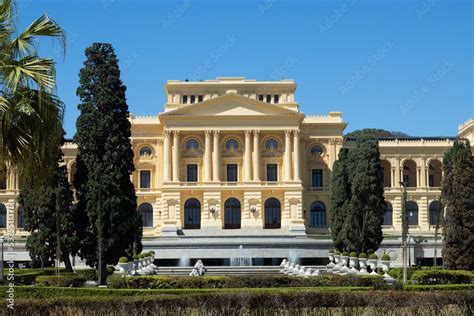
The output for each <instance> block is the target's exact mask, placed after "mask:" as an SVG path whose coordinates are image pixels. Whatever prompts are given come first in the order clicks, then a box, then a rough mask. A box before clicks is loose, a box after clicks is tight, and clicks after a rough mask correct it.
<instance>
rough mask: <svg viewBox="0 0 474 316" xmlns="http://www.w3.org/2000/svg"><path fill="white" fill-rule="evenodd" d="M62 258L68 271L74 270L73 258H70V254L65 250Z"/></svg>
mask: <svg viewBox="0 0 474 316" xmlns="http://www.w3.org/2000/svg"><path fill="white" fill-rule="evenodd" d="M62 259H63V262H64V266H65V267H66V272H73V270H72V264H71V259H70V258H69V254H68V253H64V252H63V253H62Z"/></svg>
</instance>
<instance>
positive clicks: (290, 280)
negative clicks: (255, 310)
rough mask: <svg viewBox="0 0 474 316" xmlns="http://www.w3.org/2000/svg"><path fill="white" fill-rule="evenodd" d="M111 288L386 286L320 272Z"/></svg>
mask: <svg viewBox="0 0 474 316" xmlns="http://www.w3.org/2000/svg"><path fill="white" fill-rule="evenodd" d="M108 284H109V286H110V287H112V288H132V289H140V288H141V289H196V288H277V287H278V288H282V287H324V286H369V287H372V288H376V289H378V288H383V287H386V286H387V285H386V283H385V282H384V280H383V278H382V277H380V276H349V275H330V274H326V275H320V276H314V277H308V278H297V277H289V276H204V277H194V276H173V277H166V276H143V277H125V278H123V277H121V276H113V277H109V278H108Z"/></svg>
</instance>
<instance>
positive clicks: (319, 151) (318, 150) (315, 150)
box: [311, 146, 324, 157]
mask: <svg viewBox="0 0 474 316" xmlns="http://www.w3.org/2000/svg"><path fill="white" fill-rule="evenodd" d="M323 152H324V151H323V148H322V147H321V146H313V147H311V155H312V156H315V157H319V156H321V155H322V154H323Z"/></svg>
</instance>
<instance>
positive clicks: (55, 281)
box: [36, 275, 86, 287]
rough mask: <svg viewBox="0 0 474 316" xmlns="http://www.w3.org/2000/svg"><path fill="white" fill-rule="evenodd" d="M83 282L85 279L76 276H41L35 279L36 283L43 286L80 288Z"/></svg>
mask: <svg viewBox="0 0 474 316" xmlns="http://www.w3.org/2000/svg"><path fill="white" fill-rule="evenodd" d="M84 282H86V278H84V277H82V276H77V275H60V276H50V275H42V276H39V277H37V278H36V283H37V284H38V285H44V286H58V287H81V286H83V285H84Z"/></svg>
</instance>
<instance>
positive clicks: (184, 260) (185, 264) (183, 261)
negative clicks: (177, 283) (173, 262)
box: [178, 253, 189, 267]
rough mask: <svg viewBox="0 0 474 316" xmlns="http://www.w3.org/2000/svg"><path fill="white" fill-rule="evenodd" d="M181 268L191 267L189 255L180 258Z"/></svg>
mask: <svg viewBox="0 0 474 316" xmlns="http://www.w3.org/2000/svg"><path fill="white" fill-rule="evenodd" d="M178 265H179V266H180V267H188V266H189V256H188V254H186V253H185V254H182V255H181V257H180V258H179V264H178Z"/></svg>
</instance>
